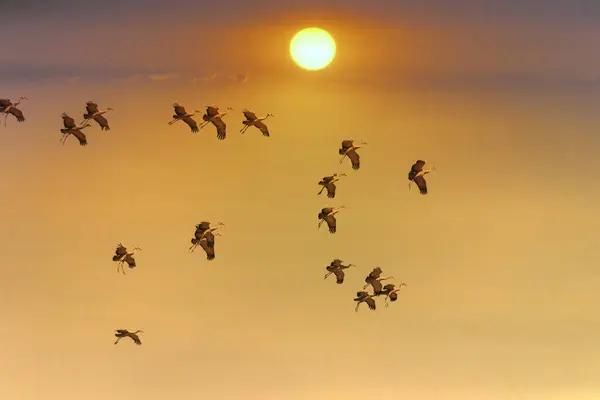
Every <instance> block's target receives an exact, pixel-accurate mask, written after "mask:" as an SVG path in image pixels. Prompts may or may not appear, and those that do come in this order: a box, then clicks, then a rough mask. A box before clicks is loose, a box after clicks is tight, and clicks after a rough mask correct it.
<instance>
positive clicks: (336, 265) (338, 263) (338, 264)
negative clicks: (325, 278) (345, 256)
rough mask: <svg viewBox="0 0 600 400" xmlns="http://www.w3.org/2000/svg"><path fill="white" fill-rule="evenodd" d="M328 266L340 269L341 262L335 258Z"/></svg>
mask: <svg viewBox="0 0 600 400" xmlns="http://www.w3.org/2000/svg"><path fill="white" fill-rule="evenodd" d="M329 265H331V266H332V267H336V268H339V267H341V266H342V260H340V259H339V258H336V259H335V260H333V261H332V262H331V264H329Z"/></svg>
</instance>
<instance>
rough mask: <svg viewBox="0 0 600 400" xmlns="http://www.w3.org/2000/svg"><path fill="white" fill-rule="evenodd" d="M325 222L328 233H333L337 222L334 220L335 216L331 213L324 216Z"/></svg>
mask: <svg viewBox="0 0 600 400" xmlns="http://www.w3.org/2000/svg"><path fill="white" fill-rule="evenodd" d="M324 219H325V222H327V226H328V227H329V232H330V233H335V231H336V230H337V223H336V220H335V217H334V216H333V215H330V216H327V217H325V218H324Z"/></svg>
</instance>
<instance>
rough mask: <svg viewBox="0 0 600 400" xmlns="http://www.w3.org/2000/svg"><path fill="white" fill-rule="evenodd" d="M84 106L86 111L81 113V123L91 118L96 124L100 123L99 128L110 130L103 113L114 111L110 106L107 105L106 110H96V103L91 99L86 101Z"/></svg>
mask: <svg viewBox="0 0 600 400" xmlns="http://www.w3.org/2000/svg"><path fill="white" fill-rule="evenodd" d="M85 108H86V111H87V113H85V114H83V122H82V124H83V123H85V122H88V121H89V120H92V119H93V120H94V121H96V122H97V123H98V125H100V129H102V130H103V131H108V130H110V126H108V120H107V119H106V117H104V115H103V114H106V113H107V112H109V111H114V110H113V109H112V108H110V107H108V108H107V109H106V110H98V104H96V103H94V102H93V101H88V102H87V103H85Z"/></svg>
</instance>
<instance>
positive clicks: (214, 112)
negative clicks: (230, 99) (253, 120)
mask: <svg viewBox="0 0 600 400" xmlns="http://www.w3.org/2000/svg"><path fill="white" fill-rule="evenodd" d="M227 110H228V111H232V110H233V108H231V107H227ZM228 111H225V112H224V113H220V112H219V107H213V106H206V113H205V114H204V115H203V116H202V119H203V120H204V122H203V123H202V125H200V129H202V128H204V127H205V126H206V125H208V124H209V123H210V124H213V125H214V126H215V128H217V139H219V140H224V139H225V137H227V125H226V124H225V122H223V117H224V116H225V115H227V112H228Z"/></svg>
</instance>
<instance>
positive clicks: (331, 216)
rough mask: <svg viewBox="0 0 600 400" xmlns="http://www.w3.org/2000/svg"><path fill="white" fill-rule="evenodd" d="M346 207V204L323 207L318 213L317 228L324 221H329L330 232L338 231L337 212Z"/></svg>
mask: <svg viewBox="0 0 600 400" xmlns="http://www.w3.org/2000/svg"><path fill="white" fill-rule="evenodd" d="M342 208H346V207H345V206H339V207H337V208H335V207H325V208H323V209H321V212H320V213H319V215H318V218H319V225H318V226H317V229H318V228H320V227H321V225H323V222H327V226H328V227H329V233H335V232H336V231H337V221H336V219H335V214H337V213H339V212H340V209H342Z"/></svg>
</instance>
